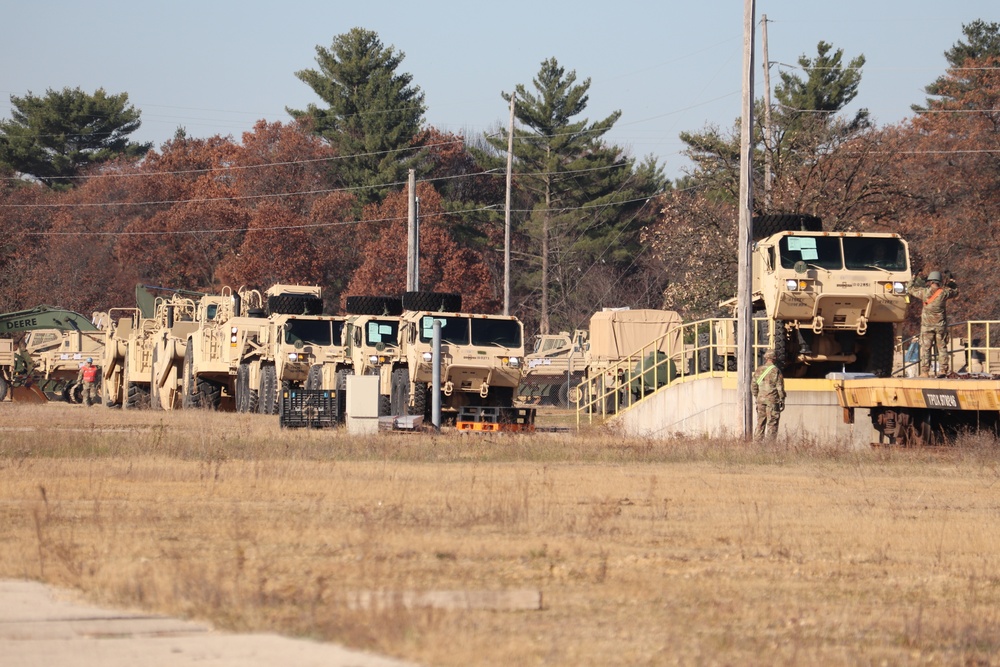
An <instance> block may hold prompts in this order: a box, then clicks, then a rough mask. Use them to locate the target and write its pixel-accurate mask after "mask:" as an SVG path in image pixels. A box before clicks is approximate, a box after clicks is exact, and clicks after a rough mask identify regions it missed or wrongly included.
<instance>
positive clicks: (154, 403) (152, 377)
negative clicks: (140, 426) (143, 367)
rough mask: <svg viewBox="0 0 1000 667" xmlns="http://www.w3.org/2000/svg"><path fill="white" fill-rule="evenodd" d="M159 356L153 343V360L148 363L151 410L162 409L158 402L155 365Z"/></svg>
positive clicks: (158, 389)
mask: <svg viewBox="0 0 1000 667" xmlns="http://www.w3.org/2000/svg"><path fill="white" fill-rule="evenodd" d="M158 357H159V351H158V350H157V346H156V345H155V344H154V345H153V362H152V363H151V364H150V369H149V407H150V408H152V409H153V410H162V409H163V403H161V402H160V387H159V385H157V384H156V367H157V366H158V365H159V364H158V363H157V361H158Z"/></svg>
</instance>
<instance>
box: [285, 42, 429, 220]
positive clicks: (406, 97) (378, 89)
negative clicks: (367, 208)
mask: <svg viewBox="0 0 1000 667" xmlns="http://www.w3.org/2000/svg"><path fill="white" fill-rule="evenodd" d="M404 57H405V54H404V53H402V52H401V51H396V50H395V48H394V47H392V46H389V47H386V46H384V45H383V44H382V42H381V40H380V39H379V37H378V35H377V34H376V33H375V32H373V31H371V30H365V29H364V28H353V29H351V30H350V31H349V32H347V33H344V34H342V35H338V36H337V37H335V38H334V40H333V45H332V46H331V47H330V48H329V49H326V48H323V47H321V46H317V47H316V62H317V64H318V65H319V69H318V70H315V69H306V70H301V71H299V72H296V73H295V75H296V76H297V77H298V78H299V79H301V80H302V81H303V82H305V83H306V84H307V85H308V86H309V87H310V88H312V89H313V91H315V92H316V94H317V95H318V96H319V97H320V99H322V100H323V101H324V102H325V103H326V104H327V105H328V106H327V107H326V108H321V107H318V106H316V105H315V104H310V105H309V106H308V107H307V108H306V110H305V111H300V110H294V109H287V111H288V113H290V114H291V115H292V116H294V117H295V118H301V117H309V118H311V119H312V122H313V131H314V132H316V133H317V134H319V135H321V136H323V137H324V138H325V139H326V140H327V141H329V142H330V144H331V145H332V146H333V147H334V149H335V150H336V151H337V153H338V155H340V156H341V159H339V160H337V161H336V162H335V163H334V173H335V174H336V176H337V178H338V180H339V181H340V182H341V183H343V185H345V186H346V187H357V188H361V190H360V191H359V193H358V196H359V200H360V201H361V202H363V203H364V202H371V201H376V200H378V199H380V198H381V197H382V195H383V193H384V191H385V189H386V188H385V186H386V185H388V184H392V183H398V182H400V181H404V180H405V175H406V171H407V169H408V168H409V166H410V162H411V161H412V160H413V156H414V154H415V151H416V147H415V146H414V145H413V142H414V137H415V136H416V134H417V132H418V131H419V130H420V126H421V123H422V119H423V114H424V111H425V107H424V94H423V92H422V91H421V90H420V88H419V87H418V86H413V85H412V81H413V76H412V75H410V74H406V73H399V72H397V70H398V68H399V66H400V64H401V63H402V61H403V58H404Z"/></svg>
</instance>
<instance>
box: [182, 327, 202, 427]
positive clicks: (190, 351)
mask: <svg viewBox="0 0 1000 667" xmlns="http://www.w3.org/2000/svg"><path fill="white" fill-rule="evenodd" d="M181 372H182V373H183V376H182V377H181V407H182V408H183V409H185V410H191V409H193V408H200V407H201V406H202V402H201V394H200V393H199V391H198V384H197V382H196V380H195V377H194V346H193V345H192V343H191V341H190V340H188V343H187V349H186V350H184V366H183V369H182V371H181Z"/></svg>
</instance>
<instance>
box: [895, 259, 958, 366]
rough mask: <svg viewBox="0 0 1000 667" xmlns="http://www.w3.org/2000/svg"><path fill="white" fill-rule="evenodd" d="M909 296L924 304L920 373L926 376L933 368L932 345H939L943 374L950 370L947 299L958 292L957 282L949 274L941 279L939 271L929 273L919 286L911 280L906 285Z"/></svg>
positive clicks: (921, 315) (921, 322) (921, 319)
mask: <svg viewBox="0 0 1000 667" xmlns="http://www.w3.org/2000/svg"><path fill="white" fill-rule="evenodd" d="M907 292H908V293H909V295H910V296H913V297H916V298H918V299H920V300H921V301H922V302H923V304H924V309H923V312H921V314H920V377H927V376H928V375H930V370H931V348H933V347H934V346H935V345H937V350H938V360H939V370H940V372H941V374H942V375H947V374H948V373H949V372H950V371H951V363H950V362H951V359H950V355H949V354H948V311H947V306H946V305H947V303H948V300H949V299H951V298H952V297H954V296H957V295H958V285H957V284H956V283H955V281H954V280H953V279H952V278H950V277H949V279H948V281H947V282H942V280H941V272H940V271H931V272H930V273H928V274H927V282H926V283H925V284H924V285H923V286H922V287H918V286H916V285H913V284H911V285H910V286H909V288H908V289H907Z"/></svg>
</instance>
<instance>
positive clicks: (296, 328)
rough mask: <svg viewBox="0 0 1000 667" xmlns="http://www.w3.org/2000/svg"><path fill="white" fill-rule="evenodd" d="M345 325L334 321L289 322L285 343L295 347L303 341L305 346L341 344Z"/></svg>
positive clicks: (286, 327) (286, 325)
mask: <svg viewBox="0 0 1000 667" xmlns="http://www.w3.org/2000/svg"><path fill="white" fill-rule="evenodd" d="M343 326H344V323H343V322H338V321H334V320H299V319H295V320H288V323H287V324H285V343H286V344H288V345H294V344H295V343H297V342H299V341H301V342H302V343H303V344H305V345H319V346H325V345H333V344H334V342H336V343H337V344H340V335H341V331H342V329H343Z"/></svg>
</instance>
